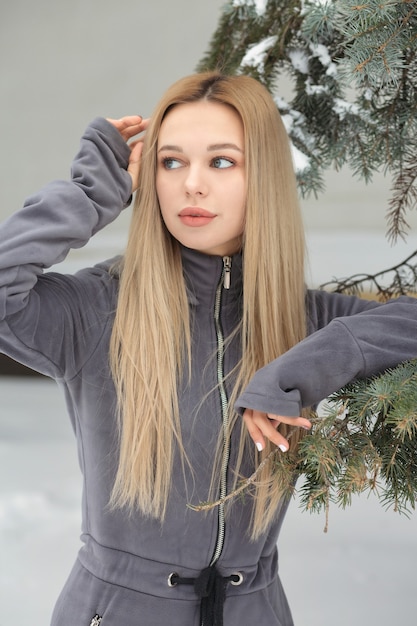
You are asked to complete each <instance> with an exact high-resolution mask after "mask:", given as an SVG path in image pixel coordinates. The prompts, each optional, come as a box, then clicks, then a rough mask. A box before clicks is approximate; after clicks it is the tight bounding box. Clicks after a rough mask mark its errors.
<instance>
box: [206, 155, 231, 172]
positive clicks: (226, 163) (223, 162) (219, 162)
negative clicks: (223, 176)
mask: <svg viewBox="0 0 417 626" xmlns="http://www.w3.org/2000/svg"><path fill="white" fill-rule="evenodd" d="M234 164H235V162H234V161H233V160H232V159H227V158H226V157H215V158H214V159H213V160H212V162H211V166H212V167H215V168H216V169H219V170H223V169H226V168H227V167H232V166H233V165H234Z"/></svg>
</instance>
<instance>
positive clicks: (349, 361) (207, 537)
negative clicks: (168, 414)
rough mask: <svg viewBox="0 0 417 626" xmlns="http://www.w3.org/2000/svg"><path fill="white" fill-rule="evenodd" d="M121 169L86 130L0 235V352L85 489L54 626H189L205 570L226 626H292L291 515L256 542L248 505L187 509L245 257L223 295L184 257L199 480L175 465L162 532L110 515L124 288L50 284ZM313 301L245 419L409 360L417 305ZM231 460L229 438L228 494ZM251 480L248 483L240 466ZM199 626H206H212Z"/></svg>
mask: <svg viewBox="0 0 417 626" xmlns="http://www.w3.org/2000/svg"><path fill="white" fill-rule="evenodd" d="M128 155H129V150H128V148H127V146H126V144H125V143H124V142H123V140H122V139H121V137H120V135H119V133H118V132H117V131H116V130H115V129H114V128H113V127H112V126H111V125H110V124H109V123H108V122H106V121H105V120H104V119H97V120H95V121H94V122H93V123H92V124H91V125H90V126H89V128H88V129H87V130H86V132H85V134H84V136H83V138H82V142H81V148H80V152H79V154H78V155H77V157H76V159H75V161H74V163H73V167H72V178H71V180H70V181H57V182H54V183H51V184H50V185H48V186H47V187H45V188H44V189H42V190H41V191H40V192H39V193H37V194H35V195H34V196H32V197H31V198H29V199H28V200H27V202H26V203H25V206H24V207H23V208H22V209H21V210H20V211H18V212H17V213H16V214H14V215H13V216H12V217H11V218H9V219H8V220H7V221H6V222H5V223H4V224H3V225H2V227H1V236H0V350H1V351H3V352H4V353H6V354H8V355H9V356H11V357H12V358H14V359H16V360H18V361H20V362H22V363H24V364H26V365H28V366H30V367H31V368H33V369H35V370H38V371H39V372H42V373H43V374H46V375H47V376H50V377H52V378H54V379H55V380H56V381H57V382H58V384H59V385H60V387H61V388H62V390H63V392H64V394H65V397H66V402H67V406H68V413H69V417H70V420H71V423H72V426H73V429H74V433H75V436H76V441H77V446H78V456H79V463H80V468H81V472H82V475H83V498H82V512H83V515H82V542H83V545H82V547H81V549H80V552H79V554H78V556H77V558H76V562H75V565H74V568H73V570H72V572H71V573H70V575H69V578H68V581H67V583H66V585H65V587H64V589H63V591H62V593H61V595H60V597H59V599H58V602H57V604H56V607H55V609H54V612H53V617H52V625H53V626H91V625H92V626H97V625H98V624H101V626H139V625H143V626H161V625H162V624H168V623H169V624H170V625H171V626H198V625H199V624H200V621H201V617H200V605H201V596H204V593H202V592H201V589H200V590H199V589H198V588H197V587H198V585H195V584H194V581H195V580H196V579H197V581H199V583H201V579H200V578H199V577H200V573H201V572H202V571H204V570H205V568H207V566H208V565H210V564H211V565H215V566H216V575H217V578H216V580H215V582H217V583H218V582H219V576H221V577H222V578H221V580H220V585H219V586H218V587H216V590H215V593H217V594H220V595H221V594H222V593H224V594H225V599H224V624H225V626H236V625H237V624H239V626H253V624H254V623H256V624H257V626H291V625H292V618H291V613H290V610H289V607H288V604H287V601H286V598H285V594H284V591H283V589H282V586H281V583H280V579H279V576H278V553H277V547H276V546H277V540H278V534H279V530H280V527H281V524H282V521H283V517H284V515H285V509H286V506H284V505H282V506H281V508H280V510H278V511H277V517H276V521H275V523H274V524H273V526H272V527H271V529H270V531H269V532H268V533H267V534H265V535H264V536H262V537H261V538H260V539H259V540H258V541H250V540H249V538H248V534H247V530H248V527H249V520H250V516H251V502H250V499H249V498H246V499H242V500H241V499H238V500H237V501H236V502H235V503H234V504H233V505H232V507H231V510H230V512H229V514H228V516H227V517H226V520H225V521H224V519H223V516H222V514H220V515H219V511H218V510H214V511H210V512H209V513H207V514H201V513H196V512H194V511H192V510H190V509H189V508H187V503H189V502H194V503H197V502H199V501H201V500H206V499H207V496H208V491H209V483H210V479H211V472H212V463H213V453H214V449H215V446H216V443H217V440H218V435H219V432H220V431H221V428H222V420H223V418H224V417H225V416H224V407H223V405H222V397H221V394H220V393H219V389H218V387H217V380H218V379H217V377H218V363H216V360H215V359H213V357H212V355H213V352H215V350H216V348H218V347H219V345H220V346H221V344H222V341H221V340H222V338H224V337H227V336H228V335H229V334H230V332H231V331H232V330H233V329H234V328H235V326H236V323H237V320H238V318H239V315H240V302H241V293H242V265H241V258H240V255H236V256H234V257H233V258H232V259H231V281H230V288H228V289H226V288H225V285H224V281H223V274H224V267H223V265H224V263H223V259H221V258H220V257H214V256H212V257H211V256H206V255H204V254H200V253H198V252H195V251H193V250H190V249H186V248H183V249H182V255H183V266H184V275H185V279H186V282H187V288H188V294H189V304H190V310H191V315H192V319H193V331H192V332H193V354H192V356H193V371H192V375H191V380H190V381H188V379H187V377H184V380H185V381H186V382H185V383H184V386H183V387H182V388H181V389H180V390H179V399H180V411H181V423H182V432H183V438H184V444H185V448H186V452H187V455H188V458H189V459H190V461H191V466H192V468H193V471H192V472H191V471H188V470H187V471H185V472H183V470H182V468H181V465H180V462H179V461H178V462H176V463H175V467H174V474H173V481H172V492H171V497H170V499H169V503H168V510H167V516H166V521H165V522H164V523H163V524H161V523H159V522H158V521H155V520H153V519H149V518H147V517H144V516H143V515H141V514H140V513H136V514H134V515H130V516H129V515H127V514H126V512H125V511H123V510H111V509H109V507H108V506H107V503H108V500H109V495H110V491H111V488H112V483H113V479H114V474H115V469H116V464H117V456H118V453H117V436H116V420H115V412H114V409H115V390H114V386H113V382H112V379H111V375H110V372H109V367H108V348H109V337H110V333H111V328H112V323H113V318H114V311H115V308H116V303H117V292H118V279H117V277H115V276H113V275H111V274H110V273H109V271H108V270H109V263H103V264H102V265H98V266H96V267H93V268H89V269H85V270H83V271H80V272H78V273H77V274H75V275H61V274H57V273H54V272H46V273H43V271H44V269H45V268H48V267H50V266H51V265H52V264H55V263H57V262H58V261H60V260H62V259H64V258H65V256H66V254H67V253H68V251H69V249H70V248H76V247H80V246H82V245H84V244H85V243H86V242H87V241H88V240H89V239H90V237H91V236H92V235H93V234H94V233H95V232H97V231H98V230H100V229H101V228H103V227H104V226H106V224H108V223H109V222H111V221H112V220H113V219H115V218H116V217H117V216H118V214H119V213H120V211H121V210H122V209H123V207H125V206H126V205H127V204H128V203H129V200H130V195H131V181H130V177H129V175H128V174H127V172H126V166H127V161H128ZM307 299H308V315H309V320H308V321H309V331H310V335H309V336H308V338H307V339H305V340H304V341H303V342H301V343H300V344H298V345H297V346H296V347H295V348H293V349H292V350H290V351H289V352H288V353H286V354H285V355H284V356H282V357H280V358H278V359H277V360H276V361H273V362H272V363H270V364H269V365H267V366H266V367H264V368H263V369H262V370H260V371H259V372H258V373H257V374H256V376H255V377H254V379H253V381H252V382H251V383H250V384H249V385H248V387H247V388H246V389H245V390H244V392H243V393H242V395H241V396H240V398H239V400H238V402H237V408H238V410H240V411H242V410H243V409H244V408H245V407H249V408H254V409H259V410H262V411H269V412H273V413H277V414H280V413H281V414H286V415H299V413H300V410H301V407H302V406H307V405H311V404H314V403H316V402H318V401H320V400H321V399H322V398H324V397H325V396H327V395H328V394H329V393H330V392H333V391H335V390H337V389H338V388H340V387H341V386H342V385H343V384H345V383H347V382H348V381H350V380H351V379H353V378H355V377H364V376H368V375H370V374H374V373H376V372H378V371H380V370H382V369H384V368H386V367H389V366H394V365H396V364H397V363H398V362H400V361H402V360H405V359H409V358H413V357H415V356H416V355H417V303H416V301H415V300H413V299H407V298H405V299H400V300H398V301H395V302H390V303H388V304H384V305H377V304H376V303H373V302H368V301H363V300H360V299H357V298H354V297H346V296H341V295H336V294H327V293H324V292H320V291H314V292H308V294H307ZM238 358H239V342H238V338H236V337H235V338H234V339H233V340H232V342H231V343H230V345H227V348H226V349H225V350H224V352H223V351H222V365H221V369H222V371H221V375H223V374H225V373H227V372H229V371H230V370H231V369H232V368H233V366H234V365H235V363H236V362H237V360H238ZM213 389H214V391H213ZM228 391H229V389H228V386H227V385H226V387H225V389H224V392H225V394H227V393H228ZM202 399H204V401H203V402H201V401H202ZM223 400H224V398H223ZM235 453H236V442H235V440H234V438H233V437H232V441H231V446H230V450H228V455H229V463H228V466H227V467H226V469H227V473H226V476H225V478H228V477H229V476H230V472H231V471H232V469H231V468H233V463H234V460H235ZM245 470H246V471H247V472H248V473H249V472H251V470H252V468H251V466H250V463H249V462H248V463H247V467H246V468H245ZM174 572H175V573H176V574H177V575H178V577H177V578H175V577H174V578H173V577H172V576H171V574H172V573H174ZM170 576H171V577H170ZM230 577H231V578H230ZM187 581H188V584H187ZM178 582H180V584H175V583H178ZM181 582H182V584H181ZM200 587H201V585H200ZM213 593H214V592H213ZM212 595H213V594H212ZM203 602H205V600H203ZM218 623H220V622H218ZM204 626H210V624H209V618H206V621H205V625H204Z"/></svg>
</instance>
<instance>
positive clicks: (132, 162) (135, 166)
mask: <svg viewBox="0 0 417 626" xmlns="http://www.w3.org/2000/svg"><path fill="white" fill-rule="evenodd" d="M142 150H143V141H137V142H135V145H134V146H133V148H132V150H131V152H130V157H129V164H128V166H127V171H128V173H129V174H130V176H131V178H132V193H133V192H134V191H136V189H137V188H138V184H139V170H140V159H141V156H142Z"/></svg>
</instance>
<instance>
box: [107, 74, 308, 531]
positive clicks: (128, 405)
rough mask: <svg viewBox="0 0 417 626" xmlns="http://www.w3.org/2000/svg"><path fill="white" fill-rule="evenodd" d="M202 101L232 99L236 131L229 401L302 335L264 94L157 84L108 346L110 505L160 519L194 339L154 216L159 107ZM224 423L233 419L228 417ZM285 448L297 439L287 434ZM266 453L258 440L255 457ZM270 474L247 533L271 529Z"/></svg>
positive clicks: (277, 126) (173, 247) (299, 256)
mask: <svg viewBox="0 0 417 626" xmlns="http://www.w3.org/2000/svg"><path fill="white" fill-rule="evenodd" d="M200 100H207V101H210V102H216V103H220V104H224V105H227V106H231V107H233V108H234V109H235V111H237V113H238V114H239V116H240V118H241V120H242V124H243V128H244V141H245V167H246V180H247V204H246V218H245V232H244V237H243V281H244V291H243V312H242V319H241V321H240V328H239V329H236V330H239V331H240V335H241V338H242V339H241V342H242V354H241V358H240V360H239V363H238V366H237V368H236V384H235V386H234V390H233V392H232V394H231V397H230V407H233V404H234V402H235V400H236V398H237V396H238V395H239V392H240V391H241V390H242V389H243V388H244V387H245V385H246V384H247V383H248V382H249V380H250V379H251V377H252V376H253V375H254V373H255V372H256V371H257V370H258V369H260V368H261V367H263V366H264V365H266V364H267V363H269V362H270V361H272V360H273V359H275V358H277V357H278V356H280V355H281V354H283V353H284V352H286V351H287V350H288V349H289V348H291V347H292V346H294V345H295V344H296V343H298V342H299V341H300V340H301V339H303V338H304V336H305V334H306V313H305V286H304V247H305V246H304V230H303V225H302V220H301V214H300V209H299V204H298V194H297V186H296V180H295V175H294V169H293V164H292V159H291V153H290V147H289V142H288V138H287V134H286V131H285V129H284V126H283V124H282V121H281V118H280V115H279V112H278V110H277V107H276V105H275V103H274V101H273V98H272V97H271V95H270V94H269V92H268V91H267V90H266V89H265V88H264V87H263V86H262V85H261V84H260V83H259V82H258V81H256V80H255V79H253V78H250V77H248V76H224V75H221V74H219V73H217V72H207V73H203V74H196V75H192V76H189V77H186V78H183V79H181V80H179V81H178V82H176V83H175V84H174V85H173V86H172V87H171V88H170V89H169V90H168V91H167V92H166V94H165V96H164V97H163V98H162V100H161V102H160V103H159V105H158V106H157V108H156V110H155V112H154V114H153V115H152V118H151V122H150V125H149V128H148V130H147V132H146V138H145V145H144V150H143V157H142V163H141V172H140V180H139V188H138V192H137V195H136V200H135V205H134V209H133V215H132V221H131V226H130V232H129V239H128V244H127V249H126V254H125V257H124V260H123V266H122V268H121V277H120V292H119V299H118V305H117V310H116V316H115V322H114V326H113V332H112V337H111V345H110V364H111V370H112V375H113V379H114V382H115V386H116V392H117V398H118V407H119V423H120V458H119V466H118V471H117V475H116V479H115V484H114V488H113V493H112V498H111V503H112V504H113V505H115V506H128V507H129V508H130V509H134V508H136V507H138V508H139V509H140V510H141V511H142V512H143V513H145V514H147V515H151V516H154V517H157V518H160V519H163V517H164V514H165V511H166V504H167V499H168V494H169V491H170V485H171V477H172V465H173V456H174V450H175V447H176V446H178V448H179V450H180V451H181V453H182V458H183V459H184V458H185V452H184V449H183V445H182V439H181V425H180V415H179V404H178V396H177V390H178V386H179V383H180V382H181V378H182V377H183V376H184V372H185V371H191V341H192V340H191V331H190V317H189V305H188V301H187V295H186V289H185V282H184V278H183V273H182V265H181V257H180V249H179V244H178V242H177V241H176V240H175V239H174V238H173V237H172V236H171V235H170V233H169V232H168V231H167V229H166V227H165V225H164V223H163V220H162V217H161V212H160V209H159V203H158V198H157V194H156V188H155V179H156V163H157V159H156V147H157V140H158V134H159V129H160V127H161V124H162V121H163V119H164V117H165V115H166V114H167V113H168V111H169V110H170V109H172V108H173V107H175V106H177V105H179V104H183V103H190V102H198V101H200ZM231 412H232V409H231ZM232 413H233V412H232ZM233 428H241V421H239V419H238V416H237V415H236V414H234V415H233V417H232V420H231V429H233ZM291 445H292V446H294V445H296V440H295V438H293V439H292V440H291ZM253 448H254V446H253V444H252V447H251V448H250V449H252V450H253ZM245 449H246V450H247V449H248V436H247V434H246V431H245V429H244V428H242V432H241V437H240V451H239V455H238V458H239V461H238V467H236V468H235V471H236V476H238V475H239V466H240V464H241V462H242V459H243V457H244V450H245ZM269 451H270V446H267V448H266V450H265V451H264V452H263V453H262V454H261V455H257V456H256V458H255V459H254V462H255V463H259V462H260V461H262V459H263V458H264V457H265V455H267V454H268V453H269ZM272 474H273V473H272V470H271V467H270V466H268V465H267V466H266V467H265V469H264V471H263V474H262V476H261V477H260V481H259V483H258V485H257V486H256V489H255V493H254V496H255V497H254V515H253V528H252V535H253V536H254V537H256V536H258V535H259V534H260V533H261V532H263V531H265V530H266V529H267V528H268V526H269V524H270V523H271V521H272V519H273V518H274V516H275V514H276V511H277V507H278V504H279V501H280V497H281V489H280V487H279V485H278V484H277V481H276V480H274V477H273V475H272Z"/></svg>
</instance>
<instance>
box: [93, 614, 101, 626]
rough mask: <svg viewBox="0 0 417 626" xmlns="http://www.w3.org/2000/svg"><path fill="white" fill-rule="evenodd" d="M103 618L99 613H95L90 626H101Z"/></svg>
mask: <svg viewBox="0 0 417 626" xmlns="http://www.w3.org/2000/svg"><path fill="white" fill-rule="evenodd" d="M101 620H102V618H101V617H100V615H98V614H97V613H96V614H95V615H94V617H93V619H92V620H91V622H90V626H100V623H101Z"/></svg>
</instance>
